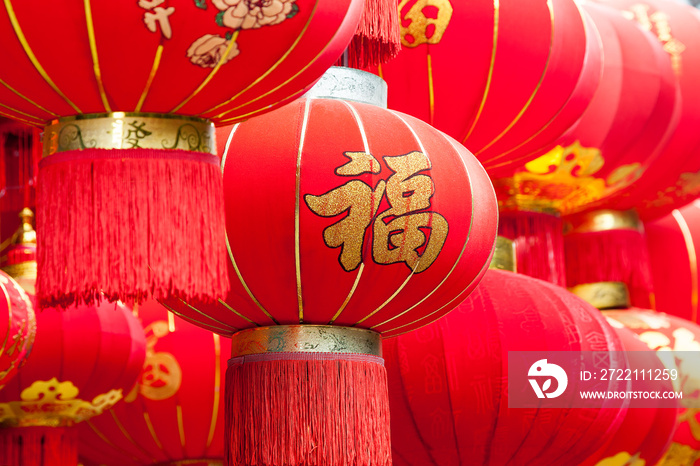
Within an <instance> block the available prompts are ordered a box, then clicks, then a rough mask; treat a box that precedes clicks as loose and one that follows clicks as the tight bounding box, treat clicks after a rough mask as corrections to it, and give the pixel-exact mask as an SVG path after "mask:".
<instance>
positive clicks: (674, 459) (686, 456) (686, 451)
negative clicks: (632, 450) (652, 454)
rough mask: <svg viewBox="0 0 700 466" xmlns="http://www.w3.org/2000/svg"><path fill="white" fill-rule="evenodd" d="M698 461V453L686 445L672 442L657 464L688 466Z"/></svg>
mask: <svg viewBox="0 0 700 466" xmlns="http://www.w3.org/2000/svg"><path fill="white" fill-rule="evenodd" d="M698 459H700V451H697V450H695V449H694V448H692V447H689V446H688V445H682V444H680V443H678V442H673V443H672V444H671V446H670V447H669V448H668V451H667V452H666V454H665V455H664V457H663V458H662V459H661V461H659V463H658V464H659V465H660V466H661V465H663V466H688V465H692V464H695V461H697V460H698Z"/></svg>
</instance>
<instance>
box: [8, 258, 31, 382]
mask: <svg viewBox="0 0 700 466" xmlns="http://www.w3.org/2000/svg"><path fill="white" fill-rule="evenodd" d="M0 291H1V292H2V294H3V296H2V298H0V338H2V340H1V343H0V390H1V389H2V387H3V386H4V385H5V384H6V383H7V382H8V381H9V380H10V379H11V378H12V377H14V375H15V374H16V373H17V370H18V369H19V368H20V367H22V365H23V364H24V363H25V361H26V358H27V357H28V356H29V354H30V353H31V351H32V345H33V342H34V336H35V332H36V318H35V315H34V307H33V306H32V303H31V301H29V297H28V296H27V294H26V293H25V292H24V290H23V289H22V288H21V287H20V286H19V285H18V284H17V282H15V281H14V280H13V279H12V278H11V277H10V276H8V275H7V274H6V273H5V272H1V271H0Z"/></svg>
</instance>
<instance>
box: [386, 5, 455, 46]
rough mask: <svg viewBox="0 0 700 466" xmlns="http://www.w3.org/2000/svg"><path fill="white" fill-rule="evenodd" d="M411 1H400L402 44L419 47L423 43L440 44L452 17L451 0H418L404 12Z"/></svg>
mask: <svg viewBox="0 0 700 466" xmlns="http://www.w3.org/2000/svg"><path fill="white" fill-rule="evenodd" d="M409 3H410V0H401V2H400V3H399V15H400V16H401V45H403V46H404V47H417V46H419V45H421V44H439V43H440V41H441V40H442V36H443V34H445V31H446V30H447V26H449V24H450V19H452V11H453V10H452V5H451V4H450V2H449V0H418V1H417V2H415V3H414V4H413V5H412V6H411V7H410V8H409V9H408V11H406V12H404V9H405V8H406V6H407V5H408V4H409ZM406 24H407V25H406Z"/></svg>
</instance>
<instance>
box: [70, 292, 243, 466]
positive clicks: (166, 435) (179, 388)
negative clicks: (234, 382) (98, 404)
mask: <svg viewBox="0 0 700 466" xmlns="http://www.w3.org/2000/svg"><path fill="white" fill-rule="evenodd" d="M135 312H138V317H139V320H141V323H142V324H143V327H144V331H145V335H146V362H145V363H144V366H143V370H142V372H141V375H140V376H139V379H138V382H137V383H136V385H135V386H134V388H133V390H132V391H131V392H130V393H129V394H128V395H125V397H124V399H123V400H122V401H120V402H119V403H117V404H116V405H115V406H114V407H113V408H112V409H111V410H110V412H109V413H105V414H104V415H103V416H98V417H95V418H93V419H90V420H88V421H86V422H84V423H81V424H80V425H79V436H80V456H81V458H82V459H83V460H84V461H87V462H88V463H90V464H93V463H94V464H105V465H124V466H126V465H140V464H152V463H158V464H182V463H183V462H186V463H187V464H193V465H194V464H202V465H206V464H221V463H222V462H223V458H224V443H223V440H224V398H223V375H224V373H225V371H226V360H227V359H228V354H229V353H230V351H231V348H230V347H231V343H230V340H229V339H227V338H221V337H220V336H219V335H216V334H212V333H211V332H208V331H206V330H203V329H201V328H199V327H196V326H194V325H192V324H190V323H188V322H185V321H183V320H182V319H180V318H179V317H174V316H173V315H172V314H170V313H168V311H166V310H165V308H164V307H163V306H161V305H160V304H158V303H157V302H155V301H148V302H146V303H144V304H143V305H142V306H139V307H138V310H137V311H135ZM198 461H199V462H198Z"/></svg>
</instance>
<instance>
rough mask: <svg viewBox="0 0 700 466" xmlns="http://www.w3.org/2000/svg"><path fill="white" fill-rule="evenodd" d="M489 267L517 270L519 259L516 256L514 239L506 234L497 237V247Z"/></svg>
mask: <svg viewBox="0 0 700 466" xmlns="http://www.w3.org/2000/svg"><path fill="white" fill-rule="evenodd" d="M489 269H497V270H507V271H509V272H517V269H518V261H517V258H516V256H515V242H514V241H513V240H510V239H508V238H506V237H504V236H497V237H496V248H495V250H494V252H493V257H492V258H491V264H489Z"/></svg>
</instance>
